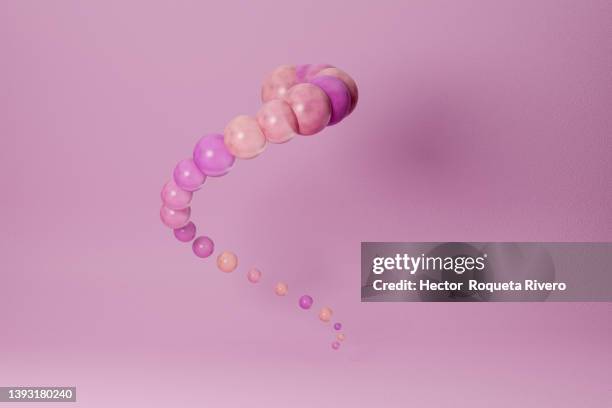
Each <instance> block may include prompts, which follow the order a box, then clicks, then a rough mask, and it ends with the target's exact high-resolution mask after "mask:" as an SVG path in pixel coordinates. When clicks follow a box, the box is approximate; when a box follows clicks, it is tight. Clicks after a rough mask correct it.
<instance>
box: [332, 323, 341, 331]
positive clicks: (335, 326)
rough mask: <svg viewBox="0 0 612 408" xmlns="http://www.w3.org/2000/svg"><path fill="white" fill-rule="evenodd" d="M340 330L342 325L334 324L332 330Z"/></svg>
mask: <svg viewBox="0 0 612 408" xmlns="http://www.w3.org/2000/svg"><path fill="white" fill-rule="evenodd" d="M340 329H342V323H334V330H340Z"/></svg>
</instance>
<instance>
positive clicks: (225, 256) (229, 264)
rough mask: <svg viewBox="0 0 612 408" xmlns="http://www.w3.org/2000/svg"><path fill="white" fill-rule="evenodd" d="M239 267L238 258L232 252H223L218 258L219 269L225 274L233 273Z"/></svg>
mask: <svg viewBox="0 0 612 408" xmlns="http://www.w3.org/2000/svg"><path fill="white" fill-rule="evenodd" d="M237 266H238V257H237V256H236V254H234V253H233V252H230V251H223V252H221V254H219V256H218V257H217V267H218V268H219V269H220V270H221V271H223V272H228V273H229V272H233V271H234V270H235V269H236V267H237Z"/></svg>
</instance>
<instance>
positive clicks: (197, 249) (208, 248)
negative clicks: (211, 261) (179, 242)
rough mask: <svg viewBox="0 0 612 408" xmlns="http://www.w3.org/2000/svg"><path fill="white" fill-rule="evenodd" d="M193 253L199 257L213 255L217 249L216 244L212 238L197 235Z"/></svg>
mask: <svg viewBox="0 0 612 408" xmlns="http://www.w3.org/2000/svg"><path fill="white" fill-rule="evenodd" d="M192 248H193V253H194V254H196V256H197V257H199V258H207V257H209V256H210V255H212V253H213V251H214V250H215V244H214V242H213V241H212V239H210V238H208V237H205V236H201V237H197V238H196V239H195V241H193V245H192Z"/></svg>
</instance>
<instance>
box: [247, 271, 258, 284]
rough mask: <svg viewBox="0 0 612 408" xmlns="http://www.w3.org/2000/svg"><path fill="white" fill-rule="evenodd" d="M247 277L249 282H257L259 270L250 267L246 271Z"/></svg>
mask: <svg viewBox="0 0 612 408" xmlns="http://www.w3.org/2000/svg"><path fill="white" fill-rule="evenodd" d="M247 279H248V280H249V282H251V283H257V282H259V280H260V279H261V271H260V270H259V269H257V268H251V269H249V271H248V272H247Z"/></svg>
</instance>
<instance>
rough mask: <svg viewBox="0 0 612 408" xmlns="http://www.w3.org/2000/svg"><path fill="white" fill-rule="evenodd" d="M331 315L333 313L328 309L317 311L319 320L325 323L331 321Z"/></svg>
mask: <svg viewBox="0 0 612 408" xmlns="http://www.w3.org/2000/svg"><path fill="white" fill-rule="evenodd" d="M333 313H334V312H332V310H331V309H330V308H329V307H324V308H322V309H321V311H319V320H321V321H322V322H325V323H327V322H329V321H330V320H331V317H332V314H333Z"/></svg>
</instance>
